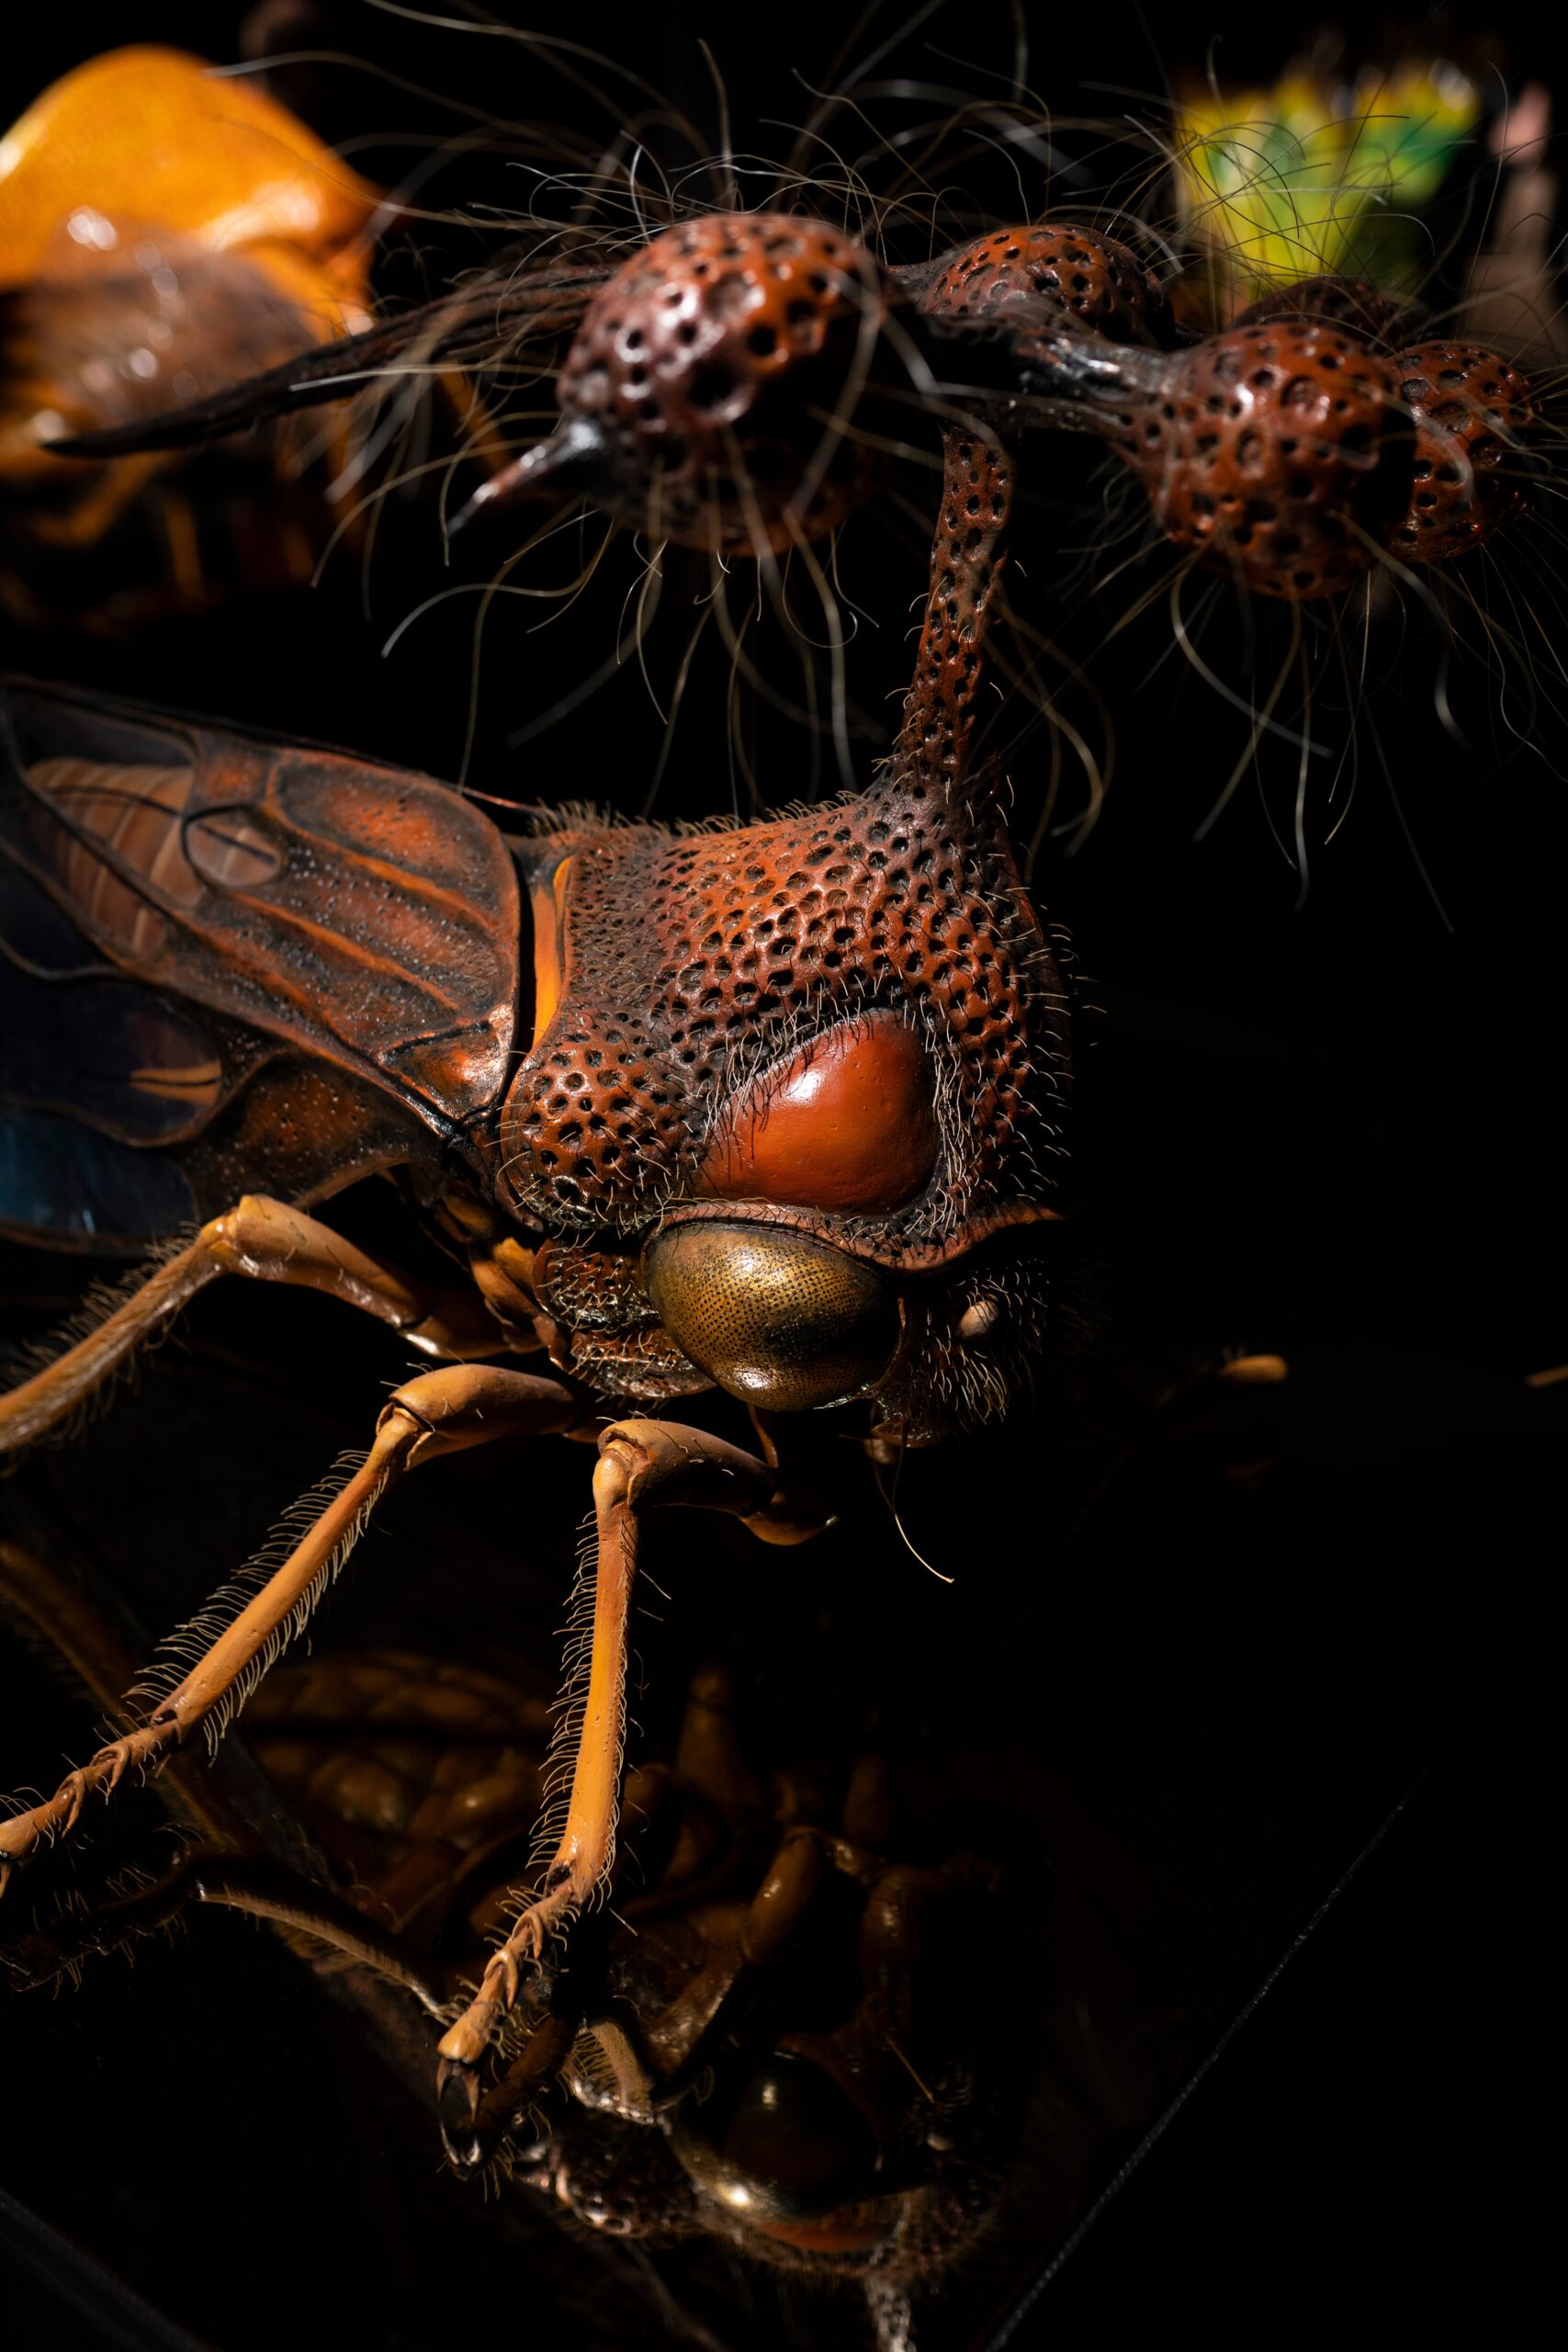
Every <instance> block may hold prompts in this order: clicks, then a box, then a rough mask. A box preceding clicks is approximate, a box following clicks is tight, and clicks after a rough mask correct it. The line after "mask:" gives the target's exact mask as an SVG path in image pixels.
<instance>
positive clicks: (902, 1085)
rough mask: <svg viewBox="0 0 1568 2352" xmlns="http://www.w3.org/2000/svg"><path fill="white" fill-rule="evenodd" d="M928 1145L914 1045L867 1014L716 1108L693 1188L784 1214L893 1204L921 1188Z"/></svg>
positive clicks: (929, 1110) (931, 1164)
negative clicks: (770, 1204)
mask: <svg viewBox="0 0 1568 2352" xmlns="http://www.w3.org/2000/svg"><path fill="white" fill-rule="evenodd" d="M937 1144H938V1136H937V1125H936V1114H935V1111H934V1109H933V1107H932V1103H931V1067H930V1064H929V1063H928V1061H927V1058H926V1052H925V1047H924V1046H922V1044H921V1043H920V1040H919V1036H918V1035H916V1033H915V1032H914V1030H912V1029H911V1028H909V1027H908V1023H905V1022H903V1021H900V1020H899V1018H898V1016H897V1013H894V1012H873V1013H870V1014H868V1015H867V1016H866V1017H865V1018H864V1019H863V1020H860V1021H852V1022H845V1023H843V1025H842V1026H841V1027H840V1028H838V1029H833V1030H830V1031H829V1034H828V1035H827V1036H825V1037H818V1038H816V1039H814V1040H813V1042H812V1043H811V1044H810V1045H809V1046H804V1047H803V1048H802V1050H801V1051H800V1052H799V1053H798V1054H796V1055H795V1058H794V1060H793V1061H791V1062H788V1063H786V1064H785V1065H784V1068H783V1069H778V1070H770V1071H768V1072H766V1073H764V1075H763V1076H762V1077H761V1078H759V1079H758V1080H755V1081H754V1083H753V1084H752V1085H751V1086H750V1087H748V1088H747V1090H746V1091H745V1092H744V1093H743V1094H742V1095H740V1096H739V1099H738V1100H737V1101H736V1102H734V1103H728V1104H727V1105H726V1107H725V1110H724V1113H723V1114H722V1116H721V1117H720V1120H719V1123H718V1125H717V1128H716V1131H715V1133H714V1136H713V1139H712V1141H711V1142H710V1144H709V1146H708V1150H707V1157H706V1158H705V1160H704V1161H703V1164H702V1167H701V1169H700V1170H699V1171H698V1177H697V1182H698V1188H699V1189H700V1190H701V1191H703V1192H706V1193H717V1194H718V1195H719V1197H720V1198H721V1199H722V1200H727V1201H775V1202H777V1203H778V1204H780V1205H781V1206H785V1207H787V1206H794V1207H797V1208H817V1209H841V1210H846V1211H860V1212H863V1213H865V1212H874V1211H876V1210H886V1209H897V1208H902V1207H904V1206H905V1205H906V1204H907V1203H908V1202H909V1201H912V1200H914V1199H915V1198H916V1197H917V1196H918V1195H919V1193H923V1192H924V1190H925V1188H926V1186H927V1185H928V1184H929V1183H930V1182H931V1171H932V1170H933V1169H934V1168H935V1166H936V1159H937Z"/></svg>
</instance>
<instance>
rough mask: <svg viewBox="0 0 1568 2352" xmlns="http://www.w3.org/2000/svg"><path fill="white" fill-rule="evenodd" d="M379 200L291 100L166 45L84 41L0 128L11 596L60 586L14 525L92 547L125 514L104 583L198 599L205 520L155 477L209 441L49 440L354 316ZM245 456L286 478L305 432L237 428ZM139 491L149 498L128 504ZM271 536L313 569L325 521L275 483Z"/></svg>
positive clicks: (27, 597) (166, 398) (7, 586)
mask: <svg viewBox="0 0 1568 2352" xmlns="http://www.w3.org/2000/svg"><path fill="white" fill-rule="evenodd" d="M384 217H385V209H384V206H383V199H382V198H381V196H380V194H379V192H378V190H377V189H376V188H374V187H371V186H370V184H369V183H368V182H367V181H366V180H364V179H362V178H361V177H360V176H359V175H358V174H357V173H355V172H354V171H353V170H351V169H350V168H349V166H348V165H346V164H343V163H341V162H340V161H339V160H338V158H337V157H336V156H334V155H333V153H332V151H331V150H330V149H329V148H327V147H325V146H324V145H323V144H322V143H321V141H320V140H318V139H317V138H316V137H315V135H314V133H313V132H312V131H310V130H308V129H307V128H306V126H305V125H304V124H303V123H301V122H299V121H298V120H297V119H296V118H295V117H294V116H293V115H291V114H290V113H288V110H287V108H285V107H280V106H279V105H278V104H277V103H276V100H275V99H272V98H269V97H268V96H266V95H265V93H264V92H263V91H261V90H259V89H257V88H255V87H253V86H252V85H250V84H248V83H246V82H245V81H243V80H235V79H232V78H230V77H226V76H224V75H222V74H215V73H213V72H212V71H211V70H210V69H209V67H207V66H205V65H203V64H202V62H200V61H199V60H198V59H197V58H194V57H189V56H186V55H184V54H183V53H182V52H180V51H176V50H169V49H152V48H132V49H122V50H116V51H111V52H110V53H109V54H108V55H107V56H103V57H98V58H95V59H93V60H91V61H90V62H88V63H86V64H85V65H82V66H79V67H77V68H76V69H75V71H74V72H73V73H71V74H67V75H66V76H65V77H64V79H63V80H62V81H60V82H57V83H55V84H54V85H53V86H52V88H51V89H49V90H46V91H45V92H44V93H43V95H42V96H41V97H39V99H38V100H37V101H36V103H35V104H34V105H33V106H31V107H29V108H28V111H27V113H26V114H25V115H23V117H22V119H21V120H20V121H19V122H18V123H17V125H16V126H15V128H14V129H13V130H10V131H9V132H8V133H7V134H6V136H5V137H4V138H0V486H6V487H8V488H10V489H12V490H14V491H17V492H20V493H21V497H22V501H23V503H22V506H21V509H20V511H19V512H18V513H17V515H16V516H15V517H14V521H13V527H12V530H11V532H10V534H8V536H9V537H10V539H11V541H12V545H11V548H10V550H9V552H8V555H7V557H6V559H5V560H0V596H3V597H4V600H5V601H6V604H7V605H9V606H10V607H11V609H12V611H13V613H15V614H17V616H19V617H23V618H26V617H29V616H34V615H35V614H36V613H37V612H38V611H39V610H40V609H42V608H43V607H46V606H50V605H54V606H58V605H60V603H61V593H60V583H59V582H58V581H54V582H50V583H49V584H48V586H45V584H44V583H43V582H41V581H40V580H39V578H38V577H37V575H36V572H35V570H34V568H33V567H32V566H30V565H29V564H28V563H27V562H26V561H23V560H21V559H20V558H19V557H18V555H17V548H16V540H17V535H18V533H19V535H20V537H21V538H22V539H23V540H24V541H26V540H30V541H31V542H32V543H33V544H34V545H36V546H37V547H39V548H55V549H63V548H76V549H82V548H102V546H103V543H104V542H105V541H106V539H107V537H108V536H109V535H110V534H111V533H113V532H115V531H116V530H117V529H118V527H119V526H121V525H122V524H129V523H130V522H132V521H133V520H134V521H136V522H138V523H139V524H140V525H141V526H142V527H141V529H139V530H136V531H134V532H133V533H132V534H131V536H132V537H133V538H134V540H135V542H136V548H135V554H134V557H132V558H131V560H130V568H131V570H132V571H134V570H135V569H136V567H138V566H140V567H141V569H142V570H143V571H144V573H145V575H146V576H145V577H143V578H141V579H134V580H127V578H126V572H127V566H126V563H125V562H121V563H118V564H112V565H107V566H106V570H105V577H106V578H107V577H108V575H109V573H110V572H113V573H118V575H119V577H120V581H121V582H122V583H123V584H121V585H119V586H118V587H117V588H116V589H115V590H113V591H112V592H111V596H110V601H113V600H114V597H115V596H118V599H119V601H120V602H122V603H123V602H124V600H125V598H126V596H127V595H130V597H132V598H133V599H135V600H136V601H137V603H138V605H140V604H141V602H142V601H144V600H145V599H146V598H148V597H150V598H151V599H152V601H153V602H154V603H156V602H159V601H163V602H167V601H170V599H171V597H172V600H173V601H174V602H175V604H176V605H178V604H188V603H191V602H193V601H194V602H204V601H206V600H207V598H208V596H209V594H211V593H213V592H214V585H215V583H214V582H213V580H212V577H211V571H210V567H209V564H208V563H207V561H206V560H204V556H203V547H202V542H203V539H204V537H205V536H206V532H205V530H204V526H205V524H206V523H207V522H208V521H209V517H208V516H207V515H204V514H203V513H202V512H201V511H200V502H197V503H192V502H191V500H190V499H189V498H187V497H186V496H184V495H183V494H179V493H175V492H172V491H171V487H170V484H169V482H168V481H167V479H166V477H168V476H169V475H170V474H172V473H175V472H180V473H182V474H183V473H187V472H190V471H192V470H194V469H196V468H198V467H201V466H203V465H206V464H208V463H209V462H210V458H209V454H207V453H202V454H198V455H197V457H196V458H184V457H182V456H179V455H176V456H174V457H156V458H124V459H120V460H118V461H117V462H115V463H113V464H110V465H107V466H88V465H80V464H75V463H68V462H67V461H64V460H62V459H57V458H53V457H51V455H50V453H49V447H48V445H49V444H50V442H51V441H54V440H59V439H61V438H62V437H64V436H65V435H69V434H72V433H78V432H86V431H91V430H93V429H94V428H96V427H100V426H106V425H115V424H128V423H132V422H134V421H136V420H137V419H139V418H141V417H144V416H152V415H155V414H157V413H159V412H161V411H162V410H164V409H167V408H171V407H175V406H176V405H178V404H180V403H182V402H184V401H191V400H197V399H199V398H201V397H202V396H203V395H205V394H207V393H209V392H211V391H214V390H218V389H219V388H220V387H221V386H222V385H225V384H228V383H232V382H235V381H237V380H239V379H243V378H244V377H246V376H249V375H252V374H254V373H257V372H259V371H260V370H261V369H263V368H269V367H272V366H275V365H276V363H277V362H278V361H280V360H283V359H286V358H288V356H290V355H291V354H293V353H295V352H298V351H304V350H308V349H310V347H311V346H312V345H317V344H320V343H321V342H324V341H326V340H327V339H329V338H330V337H331V336H333V335H336V334H352V333H354V332H355V331H356V330H357V329H358V328H360V327H363V326H365V325H367V324H368V323H369V317H370V311H369V302H370V293H369V285H368V276H367V272H368V263H369V255H370V251H371V246H372V243H373V240H374V236H375V234H376V232H377V230H378V227H379V226H380V225H381V222H382V220H383V219H384ZM320 429H321V428H320V426H319V424H318V425H317V427H316V430H317V432H318V433H319V431H320ZM344 429H345V428H344V427H342V426H340V427H339V428H338V430H339V432H340V433H341V432H342V431H343V430H344ZM336 454H337V456H338V457H339V458H341V457H342V455H343V454H344V451H343V447H342V444H341V443H340V444H339V446H338V447H337V450H336ZM245 462H246V466H247V469H248V470H249V471H250V472H251V473H252V474H253V475H254V474H255V472H256V470H257V469H258V467H259V468H260V469H262V470H263V473H264V475H265V477H266V478H267V480H268V481H271V480H273V479H283V480H287V479H288V477H290V476H291V475H293V474H296V473H298V471H299V466H300V462H301V457H300V445H299V439H298V436H295V438H294V439H293V440H292V441H291V439H290V435H289V434H288V432H287V431H285V432H283V433H281V434H278V435H274V436H273V437H272V438H271V440H270V442H269V443H268V444H267V445H266V447H265V452H264V451H262V450H261V449H259V448H258V447H257V446H256V445H250V447H249V449H248V452H247V457H246V460H245ZM254 486H255V487H256V488H258V489H259V488H260V487H261V484H260V483H257V484H255V485H254ZM144 492H155V497H154V502H153V503H154V505H155V507H156V510H157V511H156V515H155V516H154V517H152V518H150V517H149V516H148V515H146V514H145V513H142V514H141V515H137V516H135V517H133V516H132V514H131V510H132V509H133V508H134V507H137V506H138V505H140V504H141V503H144V502H143V493H144ZM149 527H151V528H152V531H153V537H154V539H155V541H156V542H158V544H154V545H152V546H149V545H148V543H147V530H148V528H149ZM266 536H269V537H270V550H271V552H270V558H269V559H267V560H264V564H263V569H264V571H277V570H278V569H280V570H281V574H282V576H284V577H299V575H300V572H301V571H308V569H309V566H310V562H311V560H313V557H312V552H311V545H312V542H313V540H314V539H315V538H316V537H319V533H318V532H314V531H312V530H310V529H308V528H305V527H303V526H302V522H301V517H300V516H299V515H298V514H297V513H294V512H292V511H291V502H290V501H289V500H288V499H285V501H284V503H283V511H282V512H281V513H280V514H279V515H278V516H277V517H276V529H273V530H271V531H270V533H269V534H267V535H266ZM247 537H249V538H254V534H247ZM253 551H254V550H253ZM125 553H126V555H127V556H128V557H130V549H129V548H127V549H126V550H125ZM46 568H47V567H46ZM160 573H161V574H162V577H161V578H160V577H158V576H157V575H159V574H160ZM51 589H52V592H53V593H52V594H51ZM78 601H79V599H78V596H77V595H76V594H67V595H66V598H65V602H66V604H67V605H76V604H77V603H78ZM80 601H82V602H84V603H90V602H92V601H93V598H92V596H91V594H85V596H84V597H83V598H82V599H80Z"/></svg>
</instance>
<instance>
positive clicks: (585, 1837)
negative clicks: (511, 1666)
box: [441, 1420, 827, 2100]
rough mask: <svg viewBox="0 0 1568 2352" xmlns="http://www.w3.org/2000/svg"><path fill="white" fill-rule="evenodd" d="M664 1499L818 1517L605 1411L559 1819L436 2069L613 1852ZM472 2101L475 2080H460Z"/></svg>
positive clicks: (462, 2055)
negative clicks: (652, 1550)
mask: <svg viewBox="0 0 1568 2352" xmlns="http://www.w3.org/2000/svg"><path fill="white" fill-rule="evenodd" d="M671 1504H680V1505H684V1506H685V1507H686V1508H688V1509H692V1510H722V1511H728V1512H730V1513H732V1514H733V1515H734V1516H735V1517H736V1518H739V1519H742V1520H744V1521H745V1522H746V1524H747V1525H748V1527H750V1529H751V1530H752V1532H753V1533H755V1534H758V1535H761V1537H763V1538H764V1540H766V1541H771V1542H774V1543H779V1542H784V1543H799V1542H801V1541H803V1540H804V1539H805V1538H806V1537H807V1536H809V1535H813V1534H816V1533H817V1532H818V1531H819V1529H820V1528H821V1527H822V1526H823V1525H825V1524H826V1523H827V1522H826V1521H825V1520H823V1519H822V1518H820V1517H818V1518H815V1519H811V1518H808V1517H807V1516H806V1515H805V1514H804V1513H803V1512H802V1511H801V1510H800V1508H799V1505H798V1501H797V1500H796V1499H792V1498H790V1497H789V1496H788V1495H787V1494H785V1493H784V1491H783V1490H782V1489H781V1487H780V1484H779V1477H778V1473H777V1472H776V1471H775V1470H773V1469H772V1468H770V1466H769V1464H767V1463H765V1462H762V1461H760V1460H759V1459H758V1457H757V1456H756V1455H755V1454H752V1453H742V1452H741V1450H740V1448H739V1446H734V1445H730V1444H728V1442H726V1441H725V1440H724V1439H723V1438H718V1437H710V1436H709V1434H708V1433H707V1431H706V1430H696V1429H688V1428H685V1427H683V1426H682V1425H681V1424H679V1423H677V1422H672V1421H640V1420H635V1421H615V1422H613V1423H612V1424H611V1426H610V1427H609V1428H608V1429H607V1430H604V1432H603V1434H602V1435H601V1437H600V1440H599V1461H598V1464H597V1466H596V1467H595V1469H594V1473H593V1517H594V1535H595V1556H596V1567H595V1575H594V1588H593V1634H592V1647H591V1650H590V1653H589V1661H588V1687H587V1691H586V1693H585V1696H584V1698H583V1702H582V1716H581V1726H580V1727H579V1728H578V1730H577V1735H576V1745H577V1752H576V1757H575V1758H574V1761H573V1765H572V1775H571V1792H570V1797H569V1799H568V1803H567V1814H566V1824H565V1826H564V1828H563V1829H562V1832H561V1838H560V1843H559V1845H558V1847H557V1849H556V1851H555V1854H554V1856H553V1857H552V1859H551V1860H550V1863H549V1867H548V1868H547V1871H546V1872H545V1876H544V1883H543V1885H542V1886H541V1887H540V1889H539V1891H538V1893H537V1894H536V1895H535V1896H534V1898H533V1899H532V1900H531V1901H530V1902H529V1903H528V1904H527V1905H526V1906H525V1909H524V1910H523V1911H522V1912H521V1913H520V1914H519V1916H518V1917H517V1919H516V1921H515V1923H514V1925H513V1928H512V1931H511V1933H510V1934H509V1935H508V1936H507V1938H506V1939H505V1941H504V1942H503V1943H502V1944H501V1945H500V1946H499V1947H498V1949H497V1950H496V1951H495V1952H494V1953H493V1954H492V1956H491V1962H490V1965H489V1967H488V1968H487V1969H486V1971H485V1973H484V1977H483V1980H482V1981H481V1983H480V1985H479V1991H478V1993H477V1994H476V1996H475V1997H474V1999H473V2000H472V2001H471V2002H470V2003H469V2004H468V2008H467V2009H466V2010H465V2011H464V2012H463V2015H462V2016H461V2017H460V2018H458V2019H457V2023H456V2024H455V2025H454V2026H453V2027H452V2029H451V2030H450V2031H449V2032H448V2033H447V2034H446V2036H445V2037H444V2038H443V2040H442V2042H441V2057H442V2061H443V2066H442V2073H443V2076H444V2078H446V2077H447V2076H448V2075H449V2073H450V2070H452V2069H454V2068H463V2069H468V2068H473V2067H476V2066H477V2065H478V2064H479V2061H480V2059H481V2058H482V2057H483V2055H484V2052H485V2050H486V2047H487V2045H488V2043H489V2041H490V2039H491V2034H492V2033H493V2031H494V2030H495V2029H496V2027H497V2026H498V2025H499V2024H500V2022H501V2020H502V2018H503V2017H504V2016H505V2015H506V2014H507V2012H508V2011H509V2010H510V2009H511V2008H512V2007H513V2003H514V2002H515V2000H516V1998H517V1992H518V1985H519V1983H520V1972H521V1969H522V1966H523V1963H524V1962H525V1961H534V1960H537V1958H538V1957H539V1954H540V1952H541V1951H543V1949H544V1944H545V1939H546V1937H547V1936H548V1935H549V1934H550V1933H551V1932H552V1931H553V1930H555V1929H558V1928H563V1927H564V1926H565V1925H566V1923H567V1922H568V1920H570V1918H571V1917H573V1915H574V1914H575V1913H576V1912H578V1911H580V1910H581V1907H582V1905H584V1904H585V1903H587V1902H589V1901H590V1900H591V1899H592V1896H593V1895H594V1894H597V1893H598V1891H599V1890H600V1889H601V1888H602V1887H603V1886H604V1883H605V1882H606V1881H607V1879H608V1877H609V1874H610V1865H611V1863H612V1862H613V1861H614V1860H615V1822H616V1816H617V1812H618V1801H619V1796H620V1785H621V1762H622V1754H623V1749H624V1747H625V1742H626V1627H627V1621H628V1619H629V1617H630V1613H631V1596H632V1587H633V1585H634V1583H635V1581H636V1577H637V1527H638V1514H639V1513H640V1512H641V1511H643V1510H652V1509H654V1508H657V1507H661V1506H667V1505H671ZM468 2096H469V2097H470V2098H472V2099H475V2100H477V2098H478V2084H477V2079H476V2080H472V2081H470V2083H469V2085H468Z"/></svg>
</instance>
